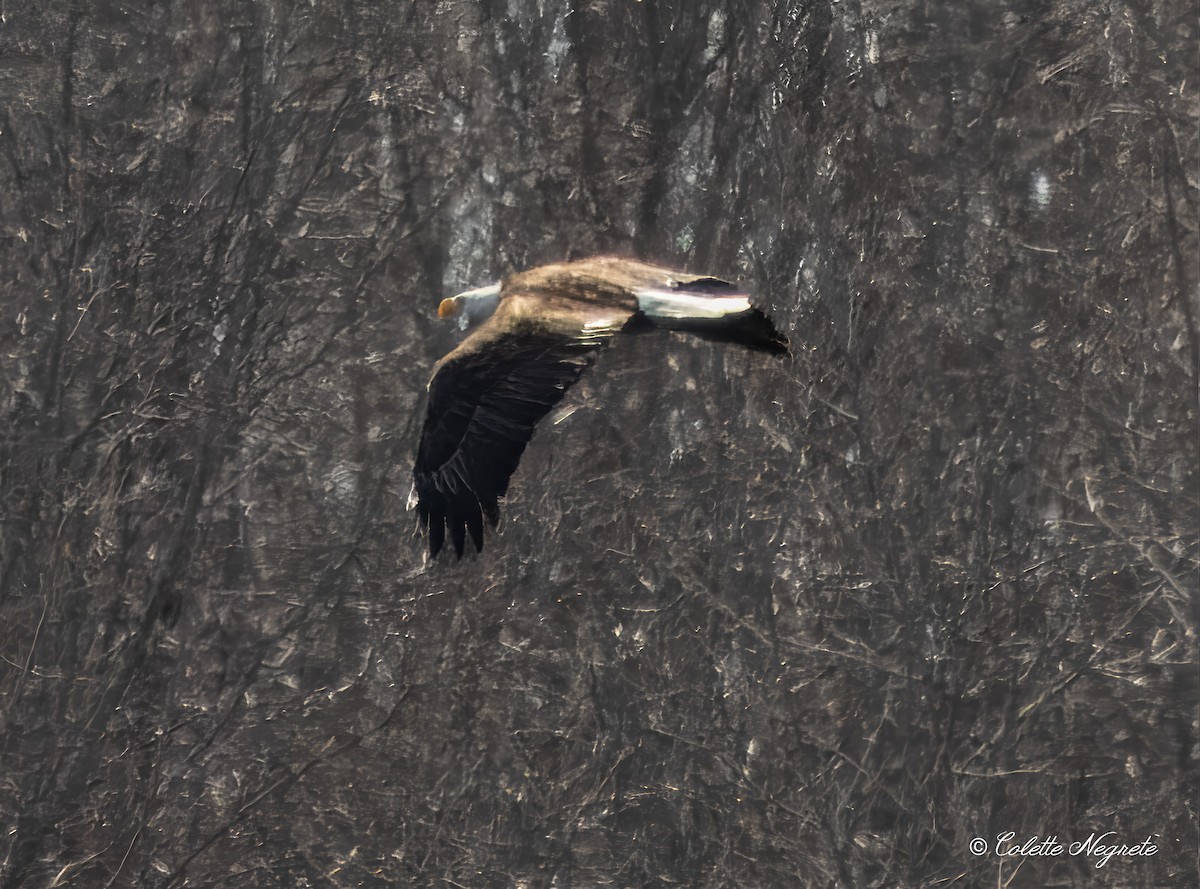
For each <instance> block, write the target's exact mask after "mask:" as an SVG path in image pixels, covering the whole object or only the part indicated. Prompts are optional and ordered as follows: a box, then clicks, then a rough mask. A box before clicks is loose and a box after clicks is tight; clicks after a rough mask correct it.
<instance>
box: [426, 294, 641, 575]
mask: <svg viewBox="0 0 1200 889" xmlns="http://www.w3.org/2000/svg"><path fill="white" fill-rule="evenodd" d="M631 314H632V313H631V312H624V311H621V310H613V309H611V308H609V309H606V308H603V307H597V306H594V305H588V304H584V303H574V302H569V301H567V302H558V303H555V304H550V303H549V302H547V301H546V300H544V299H540V298H536V297H531V296H510V297H507V298H506V299H505V300H504V302H503V303H502V304H501V306H500V308H499V309H498V310H497V312H496V314H494V315H493V316H492V317H491V318H490V319H489V320H488V321H487V323H485V324H484V325H483V326H481V327H480V328H479V329H478V330H476V332H475V333H473V334H471V336H469V337H467V339H465V340H464V341H463V342H462V343H461V344H460V345H459V347H458V348H457V349H455V350H454V351H453V352H451V353H450V354H449V355H447V356H446V357H445V358H443V359H442V360H441V361H440V362H438V365H437V367H436V368H435V369H434V373H433V377H432V378H431V379H430V381H429V404H428V408H427V409H426V414H425V425H424V428H423V429H422V431H421V440H420V444H419V445H418V446H417V459H416V466H415V467H414V469H413V476H414V483H415V485H414V486H415V492H416V495H417V510H418V515H419V516H420V519H421V523H422V524H423V525H424V526H426V527H427V528H428V529H429V551H430V553H431V555H435V556H436V555H437V554H438V552H439V551H440V550H441V548H442V546H443V544H444V543H445V540H446V535H447V533H449V536H450V540H451V542H452V543H453V545H454V551H455V553H456V554H457V555H459V556H461V555H462V552H463V546H464V544H465V542H466V538H467V535H468V534H469V535H470V537H471V540H472V541H473V542H474V544H475V549H476V550H482V549H483V522H484V519H487V521H488V522H489V523H490V524H491V525H492V526H495V524H496V522H497V521H498V519H499V515H500V511H499V505H498V502H497V501H498V500H499V499H500V498H501V497H503V496H504V494H505V492H506V491H507V490H508V480H509V478H510V477H511V476H512V474H513V472H515V471H516V468H517V463H518V462H519V461H520V459H521V454H522V453H523V452H524V450H525V446H526V445H527V444H528V443H529V439H530V438H531V437H532V435H533V429H534V426H536V425H537V423H538V421H539V420H541V419H542V417H544V416H545V415H546V414H547V413H548V412H549V411H550V409H551V408H552V407H554V405H556V404H557V403H558V402H559V401H561V400H562V397H563V395H564V394H565V393H566V391H567V389H569V388H570V387H571V386H572V385H573V384H574V383H575V381H576V380H578V379H579V377H580V376H581V375H582V374H583V372H584V371H585V370H586V369H587V368H588V366H589V365H590V364H591V363H592V361H593V359H594V358H595V353H596V352H597V351H598V350H599V349H600V348H601V347H602V346H603V345H604V344H605V343H606V342H607V341H608V339H609V338H610V337H611V336H612V334H614V333H616V332H617V331H618V330H619V329H620V328H621V327H622V326H623V325H624V324H625V322H626V321H628V320H629V317H630V316H631Z"/></svg>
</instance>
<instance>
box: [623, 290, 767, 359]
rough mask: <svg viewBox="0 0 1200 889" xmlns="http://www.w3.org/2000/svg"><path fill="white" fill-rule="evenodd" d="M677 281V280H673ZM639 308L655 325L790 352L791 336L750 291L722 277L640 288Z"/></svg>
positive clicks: (759, 347) (754, 346)
mask: <svg viewBox="0 0 1200 889" xmlns="http://www.w3.org/2000/svg"><path fill="white" fill-rule="evenodd" d="M672 283H674V282H672ZM637 302H638V309H639V310H640V312H641V314H642V315H643V316H644V317H645V318H646V319H647V320H648V321H649V322H650V323H651V324H653V325H654V326H655V327H665V328H668V329H670V330H686V331H689V332H691V333H695V334H698V335H699V336H702V337H704V338H706V339H715V340H723V341H726V342H734V343H740V344H742V345H744V346H749V347H751V348H754V349H765V350H767V351H771V352H786V351H787V350H788V341H787V337H785V336H783V335H782V334H780V333H779V332H778V331H777V330H776V329H775V326H774V325H773V324H771V321H770V319H768V318H767V316H766V315H764V314H763V313H762V312H761V311H759V310H758V309H756V308H754V306H752V305H750V294H748V293H745V292H743V291H740V290H738V289H737V288H736V287H734V286H733V285H732V284H730V283H728V282H726V281H722V280H720V279H718V278H699V279H696V280H693V281H686V282H681V283H675V286H673V287H671V288H670V289H667V288H659V289H652V290H651V289H647V290H639V291H638V292H637Z"/></svg>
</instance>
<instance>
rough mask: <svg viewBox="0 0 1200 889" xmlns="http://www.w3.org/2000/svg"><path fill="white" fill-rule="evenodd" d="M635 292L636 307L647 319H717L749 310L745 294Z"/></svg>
mask: <svg viewBox="0 0 1200 889" xmlns="http://www.w3.org/2000/svg"><path fill="white" fill-rule="evenodd" d="M635 295H636V296H637V303H638V309H639V310H640V311H641V312H642V314H643V315H645V316H646V317H647V318H651V319H656V318H657V319H663V320H671V319H676V320H681V321H682V320H687V319H694V320H698V321H699V320H708V321H717V320H719V319H721V318H728V317H729V316H730V315H740V314H741V313H743V312H749V311H750V309H751V306H750V295H749V294H747V293H722V294H720V295H711V294H707V293H689V292H688V291H686V290H639V291H638V292H637V293H636V294H635Z"/></svg>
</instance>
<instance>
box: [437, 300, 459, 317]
mask: <svg viewBox="0 0 1200 889" xmlns="http://www.w3.org/2000/svg"><path fill="white" fill-rule="evenodd" d="M458 312H459V305H458V298H457V297H454V296H450V297H447V298H446V299H444V300H442V301H441V303H439V304H438V317H439V318H453V317H454V316H455V315H457V314H458Z"/></svg>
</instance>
